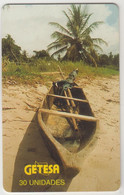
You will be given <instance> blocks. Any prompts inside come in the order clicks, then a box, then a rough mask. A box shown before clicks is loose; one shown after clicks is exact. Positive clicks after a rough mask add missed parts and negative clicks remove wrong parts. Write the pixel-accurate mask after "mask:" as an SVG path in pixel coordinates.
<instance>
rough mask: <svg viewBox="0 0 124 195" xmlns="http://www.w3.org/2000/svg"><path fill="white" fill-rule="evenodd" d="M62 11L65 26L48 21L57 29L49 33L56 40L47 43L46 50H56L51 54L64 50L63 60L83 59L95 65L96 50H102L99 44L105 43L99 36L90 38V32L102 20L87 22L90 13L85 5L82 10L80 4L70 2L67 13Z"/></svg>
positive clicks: (58, 53)
mask: <svg viewBox="0 0 124 195" xmlns="http://www.w3.org/2000/svg"><path fill="white" fill-rule="evenodd" d="M63 13H64V15H65V16H66V18H67V23H66V27H63V26H62V25H61V24H59V23H56V22H50V24H51V25H53V26H55V27H57V28H58V29H59V30H58V31H55V32H54V33H53V34H52V35H51V36H52V38H54V39H56V40H55V41H54V42H52V43H51V44H49V45H48V50H53V49H55V50H56V51H54V53H53V54H52V56H55V55H60V54H61V53H63V52H64V54H65V55H64V57H63V59H64V60H71V61H78V60H84V61H86V62H89V63H92V64H93V65H94V66H96V67H97V62H96V61H97V60H96V59H97V58H98V54H97V52H98V50H102V48H101V47H100V46H99V45H100V44H103V43H104V44H107V43H106V42H105V41H104V40H103V39H101V38H92V37H91V33H92V32H93V30H95V29H96V28H97V27H98V26H99V25H100V24H102V23H103V22H102V21H97V22H93V23H92V24H89V19H90V17H91V16H92V14H88V11H87V7H86V6H85V7H84V9H83V10H82V7H81V5H78V6H76V5H74V4H72V5H71V8H70V9H68V13H66V12H65V11H63Z"/></svg>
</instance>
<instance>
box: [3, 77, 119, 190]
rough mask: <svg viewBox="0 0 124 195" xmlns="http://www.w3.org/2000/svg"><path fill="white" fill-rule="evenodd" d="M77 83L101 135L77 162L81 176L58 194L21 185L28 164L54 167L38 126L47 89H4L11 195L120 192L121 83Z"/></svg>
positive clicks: (101, 80)
mask: <svg viewBox="0 0 124 195" xmlns="http://www.w3.org/2000/svg"><path fill="white" fill-rule="evenodd" d="M77 83H78V84H79V86H80V87H82V88H83V89H84V92H85V94H86V96H87V98H88V100H89V102H90V104H91V107H92V110H93V112H94V114H95V116H96V117H97V118H98V119H99V132H98V135H97V141H96V142H95V144H94V145H93V146H92V148H91V151H90V153H88V155H87V156H86V157H85V158H83V156H82V157H81V158H80V162H78V163H80V166H81V171H80V173H79V174H77V175H76V176H75V177H74V178H72V180H70V181H67V185H65V187H63V189H60V188H59V186H57V187H56V188H54V189H51V188H48V187H47V186H43V187H39V189H38V187H37V186H33V187H32V186H29V187H27V188H24V187H20V186H19V184H18V183H19V180H20V179H21V178H22V179H24V175H23V174H22V172H23V171H22V167H24V165H25V164H26V163H30V164H31V163H33V162H34V161H37V162H43V161H48V162H51V163H55V161H54V159H52V158H51V155H50V153H49V151H48V150H47V148H46V146H45V144H44V141H43V139H42V137H41V135H40V132H39V126H38V122H37V110H38V108H39V105H40V103H41V101H42V100H43V98H44V96H45V94H46V93H47V91H48V88H47V87H46V86H44V85H41V84H37V85H35V86H30V85H16V84H15V83H11V82H8V83H4V84H3V91H2V98H3V99H2V108H3V111H2V120H3V186H4V189H5V190H6V191H8V192H11V191H54V190H56V191H114V190H117V189H118V188H119V187H120V99H119V98H120V96H119V77H118V76H115V77H112V78H99V79H98V78H97V79H91V78H88V77H87V78H83V79H80V80H77ZM80 155H81V152H80ZM55 178H56V176H55ZM66 180H67V178H66Z"/></svg>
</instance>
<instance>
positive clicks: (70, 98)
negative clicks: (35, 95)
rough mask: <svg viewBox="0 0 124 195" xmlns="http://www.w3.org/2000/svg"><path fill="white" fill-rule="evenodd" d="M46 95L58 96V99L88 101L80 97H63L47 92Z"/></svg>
mask: <svg viewBox="0 0 124 195" xmlns="http://www.w3.org/2000/svg"><path fill="white" fill-rule="evenodd" d="M48 96H51V97H56V98H60V99H68V100H74V101H78V102H88V101H87V100H82V99H78V98H73V97H65V96H61V95H54V94H48Z"/></svg>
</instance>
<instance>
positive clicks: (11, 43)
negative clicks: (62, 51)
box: [2, 34, 119, 70]
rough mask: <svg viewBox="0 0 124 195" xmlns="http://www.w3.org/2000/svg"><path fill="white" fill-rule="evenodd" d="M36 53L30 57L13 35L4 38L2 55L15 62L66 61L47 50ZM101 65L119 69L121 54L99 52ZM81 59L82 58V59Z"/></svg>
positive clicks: (88, 63)
mask: <svg viewBox="0 0 124 195" xmlns="http://www.w3.org/2000/svg"><path fill="white" fill-rule="evenodd" d="M33 52H34V55H33V56H32V57H29V56H28V54H27V52H26V51H25V50H24V51H22V49H21V47H20V46H18V45H17V44H16V43H15V40H14V39H13V38H12V37H11V35H9V34H8V35H7V36H6V37H5V38H3V39H2V56H3V60H9V61H10V62H15V63H17V64H21V63H30V64H31V65H33V64H34V61H35V60H36V59H45V60H48V61H49V60H56V61H66V60H65V59H63V58H62V57H60V56H58V59H54V58H53V57H51V56H50V54H49V52H48V51H46V50H41V51H33ZM95 60H96V62H97V64H98V66H99V67H106V66H112V67H115V69H117V70H118V69H119V54H116V55H113V54H112V52H110V53H109V54H108V55H107V54H99V55H98V58H97V59H95ZM80 61H81V60H80ZM87 65H89V66H92V64H91V63H90V62H87Z"/></svg>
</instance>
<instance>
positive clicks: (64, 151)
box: [38, 85, 98, 176]
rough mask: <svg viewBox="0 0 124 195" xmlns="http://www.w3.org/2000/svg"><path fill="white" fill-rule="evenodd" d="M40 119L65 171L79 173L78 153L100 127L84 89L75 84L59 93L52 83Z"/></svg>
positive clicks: (66, 172)
mask: <svg viewBox="0 0 124 195" xmlns="http://www.w3.org/2000/svg"><path fill="white" fill-rule="evenodd" d="M66 108H69V109H66ZM38 122H39V125H40V132H41V134H42V137H43V139H44V141H45V144H46V146H47V147H48V150H49V151H50V153H51V155H52V157H53V158H54V159H55V160H56V162H57V163H58V164H59V165H60V166H61V167H62V169H63V171H64V173H65V174H67V175H68V176H72V175H73V176H74V175H76V174H77V173H78V172H79V171H80V168H79V166H78V165H77V157H78V154H79V153H80V152H81V151H82V150H86V148H87V146H88V144H90V143H91V142H92V140H93V137H94V135H95V132H96V130H97V127H98V119H97V118H96V117H95V115H94V113H93V111H92V109H91V106H90V103H89V101H88V99H87V98H86V95H85V93H84V91H83V89H82V88H80V87H78V86H74V87H72V89H69V91H67V92H64V93H63V94H62V95H59V94H58V92H57V87H56V86H55V85H52V87H51V88H50V90H49V92H48V93H47V95H46V96H45V98H44V100H43V101H42V103H41V105H40V108H39V110H38Z"/></svg>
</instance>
